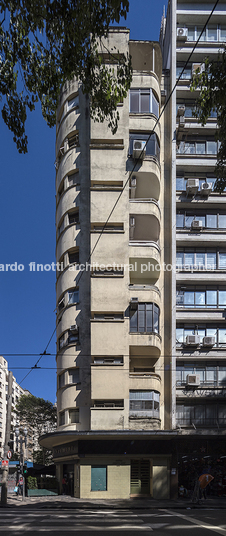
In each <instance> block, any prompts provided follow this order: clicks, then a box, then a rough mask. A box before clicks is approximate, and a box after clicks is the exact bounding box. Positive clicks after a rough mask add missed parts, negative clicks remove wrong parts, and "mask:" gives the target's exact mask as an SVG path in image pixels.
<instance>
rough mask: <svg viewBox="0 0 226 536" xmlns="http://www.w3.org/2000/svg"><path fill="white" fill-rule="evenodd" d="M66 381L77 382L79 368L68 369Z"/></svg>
mask: <svg viewBox="0 0 226 536" xmlns="http://www.w3.org/2000/svg"><path fill="white" fill-rule="evenodd" d="M68 383H79V368H75V369H70V370H69V371H68Z"/></svg>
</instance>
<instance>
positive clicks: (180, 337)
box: [176, 328, 184, 344]
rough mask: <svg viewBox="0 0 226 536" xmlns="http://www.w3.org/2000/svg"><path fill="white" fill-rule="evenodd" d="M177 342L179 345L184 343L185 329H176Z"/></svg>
mask: <svg viewBox="0 0 226 536" xmlns="http://www.w3.org/2000/svg"><path fill="white" fill-rule="evenodd" d="M176 341H177V343H179V344H181V343H182V342H184V330H183V328H177V329H176Z"/></svg>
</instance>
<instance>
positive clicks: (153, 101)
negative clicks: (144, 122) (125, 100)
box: [129, 88, 159, 118]
mask: <svg viewBox="0 0 226 536" xmlns="http://www.w3.org/2000/svg"><path fill="white" fill-rule="evenodd" d="M132 94H134V95H135V94H137V95H138V110H137V111H134V110H131V107H132V102H131V100H132V99H131V97H132ZM143 95H149V106H148V108H149V109H148V111H142V105H143V103H142V96H143ZM156 107H157V108H158V113H157V114H156V113H155V111H154V109H155V108H156ZM129 113H131V114H153V115H155V117H157V118H158V117H159V101H158V99H157V96H156V95H155V93H154V91H153V89H152V88H131V89H130V92H129Z"/></svg>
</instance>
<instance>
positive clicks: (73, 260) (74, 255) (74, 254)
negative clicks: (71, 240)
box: [68, 251, 79, 264]
mask: <svg viewBox="0 0 226 536" xmlns="http://www.w3.org/2000/svg"><path fill="white" fill-rule="evenodd" d="M68 257H69V264H78V263H79V252H78V251H71V252H70V253H69V254H68Z"/></svg>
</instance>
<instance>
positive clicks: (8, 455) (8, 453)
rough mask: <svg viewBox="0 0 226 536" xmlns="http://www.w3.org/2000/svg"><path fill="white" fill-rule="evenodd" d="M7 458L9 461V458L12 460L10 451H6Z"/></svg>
mask: <svg viewBox="0 0 226 536" xmlns="http://www.w3.org/2000/svg"><path fill="white" fill-rule="evenodd" d="M7 458H8V460H10V458H12V452H11V450H8V452H7Z"/></svg>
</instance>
